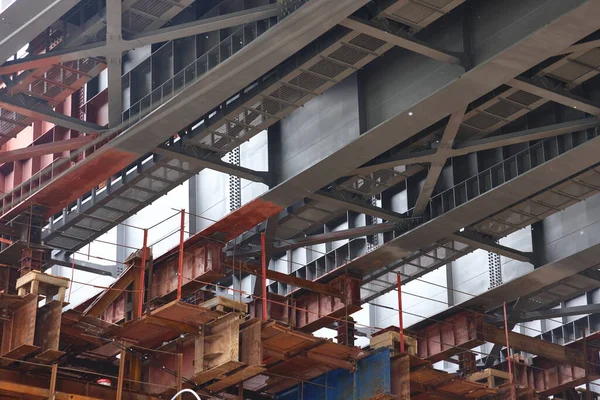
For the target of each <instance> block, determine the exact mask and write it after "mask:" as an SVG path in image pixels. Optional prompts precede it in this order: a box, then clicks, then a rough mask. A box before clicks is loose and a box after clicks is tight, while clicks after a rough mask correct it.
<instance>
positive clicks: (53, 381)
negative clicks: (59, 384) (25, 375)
mask: <svg viewBox="0 0 600 400" xmlns="http://www.w3.org/2000/svg"><path fill="white" fill-rule="evenodd" d="M57 375H58V364H56V363H55V364H52V375H51V376H50V391H49V393H48V400H56V377H57Z"/></svg>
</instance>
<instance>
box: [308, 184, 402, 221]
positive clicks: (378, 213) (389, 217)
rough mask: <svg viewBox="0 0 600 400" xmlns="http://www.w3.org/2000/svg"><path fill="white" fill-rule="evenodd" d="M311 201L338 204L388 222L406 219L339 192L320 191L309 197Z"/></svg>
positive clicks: (398, 214)
mask: <svg viewBox="0 0 600 400" xmlns="http://www.w3.org/2000/svg"><path fill="white" fill-rule="evenodd" d="M309 197H310V198H311V199H314V200H317V201H322V202H325V203H330V204H336V205H339V206H340V207H343V208H347V209H348V210H351V211H354V212H357V213H361V214H366V215H370V216H372V217H376V218H381V219H383V220H386V221H395V222H399V221H403V220H405V219H406V215H402V214H400V213H397V212H394V211H390V210H384V209H383V208H380V207H375V206H372V205H370V204H367V203H365V202H362V201H358V200H355V199H347V198H344V197H342V195H341V194H340V193H339V192H332V193H330V192H326V191H324V190H318V191H316V192H314V193H312V194H310V196H309Z"/></svg>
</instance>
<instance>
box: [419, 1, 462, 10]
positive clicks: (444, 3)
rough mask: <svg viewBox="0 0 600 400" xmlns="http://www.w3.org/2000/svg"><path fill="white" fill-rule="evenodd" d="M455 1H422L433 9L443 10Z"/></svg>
mask: <svg viewBox="0 0 600 400" xmlns="http://www.w3.org/2000/svg"><path fill="white" fill-rule="evenodd" d="M453 1H454V0H421V2H423V3H425V4H427V5H430V6H432V7H435V8H438V9H442V8H444V7H446V6H447V5H448V4H450V3H452V2H453Z"/></svg>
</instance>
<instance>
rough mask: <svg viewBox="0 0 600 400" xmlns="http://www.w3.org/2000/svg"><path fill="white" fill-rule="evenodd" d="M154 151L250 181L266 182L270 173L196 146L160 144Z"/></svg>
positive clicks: (268, 180)
mask: <svg viewBox="0 0 600 400" xmlns="http://www.w3.org/2000/svg"><path fill="white" fill-rule="evenodd" d="M153 151H154V153H156V154H159V155H161V156H164V157H168V158H176V159H178V160H181V161H185V162H188V163H190V164H193V165H195V166H197V167H199V168H208V169H212V170H215V171H219V172H222V173H224V174H227V175H233V176H237V177H240V178H242V179H247V180H249V181H252V182H260V183H264V184H268V182H270V177H271V174H270V173H269V172H265V171H254V170H252V169H249V168H245V167H241V166H239V165H233V164H230V163H228V162H225V161H223V160H221V158H220V157H219V156H218V155H216V154H215V153H214V152H212V151H210V150H206V149H202V148H199V147H196V146H191V145H186V146H182V145H179V144H174V145H172V146H166V145H161V146H158V147H156V148H155V149H154V150H153Z"/></svg>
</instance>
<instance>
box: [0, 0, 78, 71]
mask: <svg viewBox="0 0 600 400" xmlns="http://www.w3.org/2000/svg"><path fill="white" fill-rule="evenodd" d="M78 2H79V1H78V0H35V1H15V2H13V3H12V4H11V5H10V6H8V7H7V8H5V9H4V10H2V23H1V24H0V60H1V61H0V63H2V62H4V61H6V60H7V59H8V58H9V57H11V56H13V55H15V54H17V52H18V51H19V50H20V49H21V48H22V47H23V46H25V45H26V44H27V43H29V42H31V41H32V40H34V39H35V38H36V37H37V36H38V35H39V34H40V33H42V32H44V30H45V29H46V28H47V27H49V26H50V25H52V24H53V23H55V22H56V21H57V20H58V19H59V18H60V17H61V16H63V15H64V14H65V13H66V12H68V11H69V10H70V9H72V8H73V7H74V6H75V5H76V4H77V3H78ZM4 3H6V2H4Z"/></svg>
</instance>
